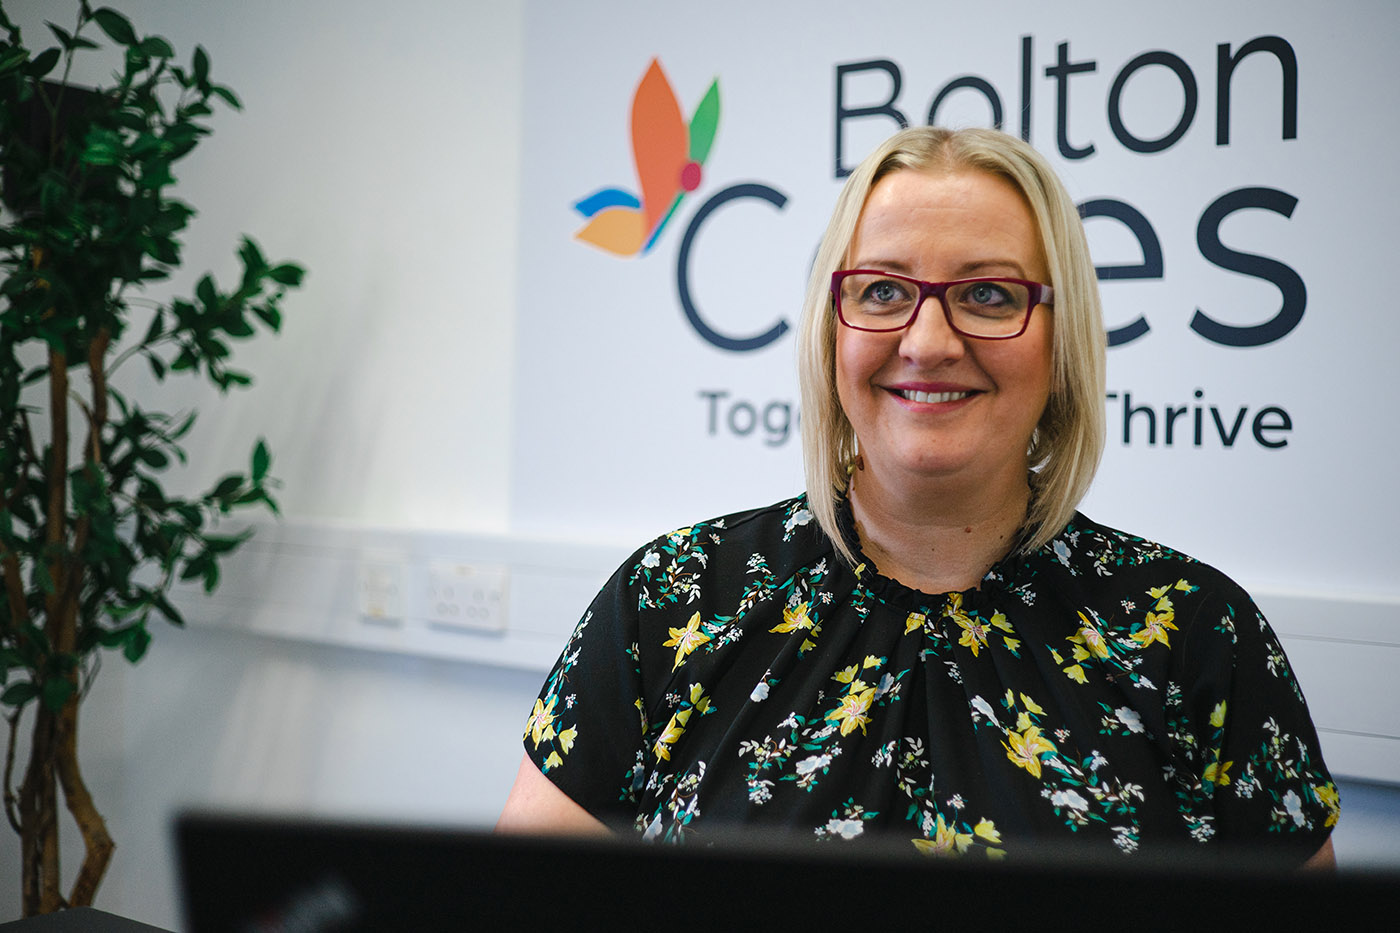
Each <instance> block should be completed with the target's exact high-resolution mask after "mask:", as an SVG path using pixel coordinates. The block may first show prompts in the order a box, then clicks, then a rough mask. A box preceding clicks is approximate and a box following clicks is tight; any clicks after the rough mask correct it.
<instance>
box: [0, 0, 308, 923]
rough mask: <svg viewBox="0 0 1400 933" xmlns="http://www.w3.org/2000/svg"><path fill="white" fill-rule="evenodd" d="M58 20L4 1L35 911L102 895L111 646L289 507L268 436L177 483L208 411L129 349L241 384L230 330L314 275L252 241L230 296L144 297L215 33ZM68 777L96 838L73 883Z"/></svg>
mask: <svg viewBox="0 0 1400 933" xmlns="http://www.w3.org/2000/svg"><path fill="white" fill-rule="evenodd" d="M47 26H48V31H49V33H50V34H51V36H52V39H53V40H55V41H56V42H57V45H56V46H53V47H51V48H46V49H44V50H42V51H39V52H37V53H31V51H30V50H29V49H28V48H27V47H26V46H25V43H24V40H23V38H22V36H21V34H20V30H19V28H17V27H16V26H15V24H14V23H13V22H11V20H10V18H9V17H8V15H6V13H5V10H4V7H3V4H2V3H0V33H3V38H0V162H3V166H2V167H3V179H0V201H2V202H3V213H2V214H0V711H3V714H4V716H5V718H6V720H7V721H8V725H9V736H8V743H7V746H6V754H5V759H4V788H3V789H4V802H5V812H6V816H7V817H8V818H9V821H10V824H11V825H12V826H13V827H14V829H15V830H16V832H17V833H18V834H19V837H20V848H21V857H22V863H23V868H22V879H21V888H22V893H23V909H24V913H25V915H26V916H29V915H32V914H35V913H47V912H49V911H52V910H56V909H59V908H62V907H65V906H70V905H72V906H76V905H84V904H89V903H91V901H92V899H93V896H94V894H95V892H96V890H97V887H98V884H99V882H100V881H101V879H102V877H103V874H104V873H105V871H106V869H107V865H108V862H109V860H110V858H111V855H112V850H113V841H112V839H111V837H110V835H109V834H108V831H107V828H106V825H105V822H104V820H103V818H102V815H101V814H100V812H99V811H98V809H97V806H96V803H95V802H94V800H93V799H92V796H91V794H90V793H89V792H88V789H87V786H86V783H85V782H84V779H83V775H82V770H81V768H80V767H79V763H78V710H79V704H80V702H81V701H82V699H83V697H84V696H85V695H86V694H87V693H88V692H89V691H90V689H91V685H92V680H93V677H94V675H95V674H96V672H97V670H98V666H99V658H100V656H101V654H102V653H103V651H104V650H105V649H115V650H118V651H120V652H121V653H122V654H123V655H125V657H126V659H127V660H128V661H131V662H133V663H134V662H136V661H139V660H140V659H141V657H142V656H143V655H144V654H145V652H146V649H147V645H148V643H149V641H150V637H151V636H150V624H151V621H152V619H156V620H159V619H162V618H163V619H165V620H168V621H169V622H173V623H175V624H177V625H178V624H181V616H180V613H179V611H178V610H177V609H176V607H175V606H174V605H173V604H172V603H171V601H170V599H169V594H170V589H171V587H172V585H174V584H175V583H176V581H179V580H194V581H199V582H202V584H203V587H204V589H205V590H206V591H212V590H213V589H214V588H215V586H216V585H217V584H218V581H219V562H220V560H221V559H223V558H224V557H226V556H228V555H229V554H230V553H232V552H233V551H234V550H235V549H237V548H238V546H239V545H240V544H241V543H242V542H243V541H244V540H245V539H246V533H229V532H228V531H227V530H225V529H226V526H225V529H221V528H220V524H219V523H220V519H221V518H222V517H224V516H226V515H227V514H228V513H229V512H230V510H232V509H235V508H237V507H240V506H264V507H268V508H271V509H273V510H274V511H275V510H276V505H275V503H274V501H273V498H272V495H271V492H272V489H273V488H274V487H275V485H276V484H275V481H274V480H273V479H272V478H271V477H270V475H269V473H268V467H269V455H268V451H267V448H266V446H265V445H264V444H263V443H262V442H258V444H257V446H256V448H255V449H254V451H253V454H252V459H251V464H250V465H249V467H248V469H247V470H246V471H243V472H237V473H230V474H229V475H227V476H225V477H224V478H223V479H221V480H220V481H219V482H218V483H217V484H216V485H215V486H214V487H213V489H211V490H210V491H209V492H207V493H205V494H203V495H199V496H194V497H183V496H179V495H171V494H168V493H167V492H166V490H165V488H164V486H163V485H162V478H163V477H164V476H165V474H166V471H167V470H168V469H169V468H170V467H172V466H173V465H174V464H176V463H181V464H183V463H184V462H185V453H184V451H183V449H182V447H181V443H182V438H185V437H186V436H187V434H188V432H189V431H190V428H191V426H192V425H193V423H194V419H195V414H194V412H192V411H186V412H180V413H176V414H168V413H163V412H157V411H150V410H147V409H145V408H143V407H142V405H141V403H140V401H139V399H138V398H136V396H135V393H132V394H130V395H129V394H127V392H126V391H123V390H122V388H120V386H122V385H125V384H128V383H129V382H130V381H131V380H130V379H129V378H128V379H127V380H126V381H125V382H124V381H123V379H122V378H121V377H122V376H124V375H127V370H128V369H129V367H128V366H127V365H126V364H132V363H138V365H139V361H144V363H145V365H146V366H147V367H149V370H150V373H151V374H152V375H153V376H154V378H155V379H156V380H165V379H166V378H167V377H174V376H177V375H178V376H186V377H196V378H202V379H207V380H208V381H209V382H212V383H213V385H214V386H216V387H218V389H220V390H222V391H227V390H228V389H230V388H233V387H239V386H246V385H248V384H249V383H250V381H251V380H250V377H249V376H248V374H247V373H245V372H242V371H239V370H238V369H235V368H234V367H233V366H232V363H231V341H233V340H237V339H241V338H246V337H250V336H252V335H253V334H254V333H255V331H257V330H258V329H259V328H265V329H266V330H270V331H277V330H278V328H279V326H280V324H281V312H280V310H279V304H280V302H281V299H282V297H283V293H284V291H285V290H286V289H287V288H289V287H294V286H296V285H298V284H299V283H300V282H301V279H302V274H303V273H302V269H301V268H300V267H299V266H297V265H294V264H292V263H286V262H281V263H272V262H269V261H268V260H267V259H266V258H264V256H263V254H262V252H261V251H260V250H259V249H258V247H257V246H256V245H255V244H254V243H253V241H252V240H250V239H246V238H245V239H244V240H243V242H242V245H241V246H240V248H239V249H238V258H239V260H240V261H241V265H242V275H241V276H240V277H239V280H238V282H237V283H236V284H235V285H234V286H233V287H232V289H230V290H227V291H226V290H224V289H222V288H221V287H220V286H219V285H217V284H216V283H215V281H214V279H213V277H211V276H209V275H205V276H203V277H202V278H200V279H199V280H198V284H197V285H196V286H195V288H194V295H193V297H191V298H188V299H180V298H176V299H157V298H154V297H152V296H153V295H154V294H155V293H156V292H158V291H161V290H163V289H164V286H162V285H161V284H160V283H162V282H163V280H165V279H167V278H169V277H170V276H171V275H172V273H173V272H174V271H175V270H176V269H178V268H179V266H180V261H181V260H180V249H181V243H180V239H179V237H180V235H181V233H182V231H184V229H185V227H186V225H187V224H188V223H189V220H190V218H191V217H192V216H193V215H194V210H193V208H191V207H190V205H188V204H186V203H184V202H182V201H180V200H177V199H176V198H174V197H173V196H172V195H171V188H172V186H173V184H174V182H175V178H174V174H173V169H174V167H175V165H176V163H177V162H179V160H181V159H182V158H184V157H185V156H187V155H188V154H189V153H190V152H191V150H193V149H194V148H195V146H196V145H197V144H198V143H199V142H200V140H202V139H203V138H204V137H205V136H207V135H208V134H209V132H210V131H209V128H208V126H207V125H206V120H207V119H208V118H209V117H210V116H211V114H212V112H213V107H214V106H215V105H216V104H219V103H221V104H223V105H226V106H229V107H232V108H234V109H237V108H238V107H239V102H238V99H237V98H236V97H235V96H234V94H233V92H232V91H230V90H229V89H228V88H226V87H223V86H221V85H218V84H215V83H213V81H212V80H211V79H210V73H209V57H208V55H207V54H206V53H205V51H204V49H203V48H196V49H195V51H194V55H193V56H192V58H191V59H190V61H189V63H188V64H187V65H180V64H176V61H175V52H174V50H173V49H172V48H171V46H170V44H169V43H168V42H167V41H166V40H165V39H163V38H161V37H159V36H145V37H142V36H140V35H139V34H138V33H137V32H136V30H135V29H134V28H133V27H132V24H131V23H130V21H129V20H128V19H127V18H126V17H125V16H123V15H122V14H121V13H118V12H117V11H115V10H113V9H110V8H102V9H93V8H92V7H91V6H90V5H89V4H88V2H87V0H81V2H80V3H79V5H78V10H77V17H76V23H75V24H74V25H73V27H72V28H71V30H70V29H66V28H64V27H62V26H59V25H56V24H53V23H49V24H47ZM104 39H105V40H106V43H107V45H106V49H105V52H102V51H99V52H96V53H94V52H93V51H92V50H99V49H102V48H103V46H102V45H101V44H100V43H101V42H102V41H103V40H104ZM92 54H107V55H113V56H114V57H115V59H116V63H117V64H116V70H115V73H114V74H113V75H112V79H111V84H110V85H109V86H106V87H98V88H80V87H77V86H76V85H71V84H70V83H69V75H70V73H71V70H72V66H73V61H74V58H75V57H76V56H78V55H92ZM221 531H222V532H223V533H220V532H221ZM24 725H27V726H28V727H29V732H28V742H27V761H26V762H21V763H19V764H20V765H21V766H20V767H18V768H17V761H16V759H17V757H18V756H19V753H20V752H21V750H23V749H24V747H25V744H26V743H24V742H23V741H21V738H22V731H21V729H22V726H24ZM59 791H61V792H62V794H63V799H64V803H65V804H66V807H67V810H68V812H69V813H70V814H71V816H72V819H73V820H74V822H75V823H76V825H77V827H78V830H79V832H80V833H81V836H82V839H83V844H84V849H85V851H84V856H83V860H82V864H81V865H80V867H79V868H78V870H77V872H76V875H75V876H74V880H73V883H72V887H71V888H70V889H69V891H68V893H67V894H66V895H65V894H64V893H63V892H62V890H61V887H60V877H59V832H58V828H59V812H58V794H59Z"/></svg>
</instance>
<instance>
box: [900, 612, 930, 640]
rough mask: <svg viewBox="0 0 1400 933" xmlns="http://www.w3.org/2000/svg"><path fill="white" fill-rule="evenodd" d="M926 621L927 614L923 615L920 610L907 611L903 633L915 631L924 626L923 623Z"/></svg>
mask: <svg viewBox="0 0 1400 933" xmlns="http://www.w3.org/2000/svg"><path fill="white" fill-rule="evenodd" d="M927 621H928V616H926V615H924V614H923V613H922V612H911V613H909V615H908V616H907V617H906V618H905V619H904V634H906V635H908V634H909V633H910V632H917V631H918V630H919V629H921V628H923V627H924V623H925V622H927Z"/></svg>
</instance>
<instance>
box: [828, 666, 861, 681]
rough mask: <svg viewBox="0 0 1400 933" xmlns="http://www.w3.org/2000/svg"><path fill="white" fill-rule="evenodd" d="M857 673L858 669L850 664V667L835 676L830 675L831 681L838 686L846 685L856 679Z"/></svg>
mask: <svg viewBox="0 0 1400 933" xmlns="http://www.w3.org/2000/svg"><path fill="white" fill-rule="evenodd" d="M859 672H860V668H859V667H856V665H854V664H852V665H851V666H850V667H848V668H846V669H844V670H840V671H837V672H836V673H835V674H832V675H831V679H832V680H834V681H836V682H837V683H838V684H848V683H850V682H851V681H853V680H855V679H856V674H858V673H859Z"/></svg>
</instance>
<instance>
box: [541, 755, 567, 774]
mask: <svg viewBox="0 0 1400 933" xmlns="http://www.w3.org/2000/svg"><path fill="white" fill-rule="evenodd" d="M563 763H564V759H562V758H560V757H559V753H558V752H550V753H549V757H548V758H546V759H545V760H544V769H545V770H546V771H548V770H550V769H551V768H557V767H559V766H560V765H562V764H563Z"/></svg>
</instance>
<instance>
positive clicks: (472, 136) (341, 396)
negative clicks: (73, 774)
mask: <svg viewBox="0 0 1400 933" xmlns="http://www.w3.org/2000/svg"><path fill="white" fill-rule="evenodd" d="M5 6H6V11H7V12H8V13H9V15H10V16H11V17H12V18H13V19H15V20H16V21H17V22H18V24H19V25H20V26H21V28H22V29H23V31H24V36H25V39H26V41H27V43H28V44H29V45H30V46H31V47H39V48H42V47H44V46H46V45H48V44H50V42H51V37H50V35H49V33H48V30H47V29H45V28H44V27H43V25H42V24H43V21H44V20H46V19H48V20H52V21H54V22H56V23H58V24H59V25H62V26H64V27H65V28H70V29H71V27H72V22H73V20H74V18H75V17H76V7H77V4H76V0H74V2H69V0H20V2H19V3H17V4H16V3H15V2H13V0H10V2H6V4H5ZM117 6H119V8H120V9H121V10H122V11H123V12H125V13H126V14H127V15H128V16H129V17H130V18H131V19H132V21H133V22H134V23H135V25H136V26H137V29H138V31H140V32H142V33H158V34H160V35H163V36H165V37H166V38H167V39H169V40H170V42H171V43H172V44H173V45H174V47H175V48H176V50H177V52H179V53H180V55H181V56H182V57H184V58H185V60H186V61H188V56H189V55H190V54H191V53H192V52H193V49H194V46H195V44H196V43H198V44H202V45H203V46H204V47H205V48H206V49H207V50H208V52H209V56H210V58H211V60H212V63H213V67H212V74H213V77H214V80H215V81H217V82H220V83H227V84H228V85H230V86H231V87H232V88H234V90H235V91H236V92H237V93H238V95H239V97H240V98H241V99H242V102H243V105H244V111H243V112H242V113H233V112H228V111H224V112H220V113H218V114H217V116H216V117H215V118H214V120H213V127H214V134H213V136H212V137H211V138H210V139H209V140H207V141H206V142H205V143H204V144H203V146H202V147H201V148H200V149H199V150H197V151H196V152H195V154H194V155H193V156H191V157H190V159H189V160H188V161H187V163H186V164H185V167H184V168H183V170H181V171H178V172H177V175H178V177H179V179H180V186H179V188H178V190H177V194H178V196H180V197H182V198H184V199H185V200H187V201H189V202H190V203H191V204H193V205H194V206H195V207H196V208H197V209H198V210H199V216H198V217H197V218H196V219H195V221H194V223H193V225H192V227H191V230H190V231H189V233H188V236H187V238H186V250H185V258H186V262H185V268H186V270H187V272H188V274H187V275H185V276H183V277H182V278H181V280H180V281H179V282H177V283H175V287H176V288H178V289H180V290H182V291H188V290H189V289H190V286H191V285H192V283H193V281H194V279H195V278H197V276H198V275H199V274H200V273H202V272H203V271H205V270H213V271H214V272H215V274H216V276H224V277H231V276H233V275H234V274H235V272H236V270H237V265H236V261H235V259H234V255H235V254H234V251H235V249H236V247H237V244H238V236H239V235H240V234H241V233H244V232H246V233H249V234H251V235H252V236H254V238H256V239H257V240H258V241H259V243H260V244H261V245H262V247H263V250H264V252H265V253H266V254H267V255H268V256H269V257H277V258H289V259H295V260H297V261H299V262H301V263H303V264H304V265H305V266H306V267H307V268H308V270H309V274H308V278H307V281H306V285H305V287H304V288H303V289H301V290H300V291H299V292H297V293H294V294H293V295H292V296H291V297H290V298H289V299H288V301H287V302H286V306H285V318H286V323H285V326H284V329H283V333H282V335H281V336H280V337H277V338H266V337H259V338H258V339H256V340H255V341H253V342H252V343H250V344H248V345H247V346H246V347H245V348H243V349H242V350H241V351H240V352H241V356H240V361H241V362H242V363H244V364H246V365H247V367H248V368H249V369H250V370H251V371H252V372H253V373H254V374H255V376H256V384H255V386H254V388H253V389H252V390H251V391H247V392H243V393H236V394H233V395H230V396H228V397H227V398H223V399H220V398H217V397H216V396H214V395H213V394H212V393H209V392H205V391H202V390H199V391H194V392H191V391H190V389H189V387H188V386H186V385H178V384H176V383H168V384H167V385H166V386H165V387H162V388H161V389H159V390H155V391H152V392H149V394H147V395H145V396H144V397H146V398H149V399H151V400H152V404H153V406H154V404H155V402H156V401H158V400H160V399H164V403H163V404H165V405H166V406H167V407H168V408H170V409H176V408H183V407H187V406H194V407H197V408H198V409H199V410H200V411H201V413H202V420H201V422H200V424H199V426H198V427H197V428H196V431H195V433H194V434H193V435H192V436H191V439H190V443H189V445H188V447H189V451H190V454H191V467H190V470H189V477H190V478H189V479H187V480H185V481H182V482H181V483H179V484H174V485H183V486H186V487H187V488H189V489H194V488H203V487H207V485H209V483H210V482H212V481H213V480H214V479H216V478H217V476H218V475H220V473H221V472H222V471H223V470H225V469H228V468H232V467H235V466H240V465H242V464H245V463H246V458H247V456H248V454H249V451H250V450H251V448H252V445H253V443H254V441H255V440H256V438H257V437H258V436H260V435H263V436H266V437H267V439H268V443H269V445H270V446H271V448H272V451H273V455H274V472H275V473H276V475H277V476H279V477H280V478H281V479H282V480H283V481H284V482H285V489H284V492H283V495H282V497H281V504H282V507H283V510H284V512H285V514H286V515H287V516H288V517H289V518H290V519H292V520H317V521H329V522H334V523H342V524H346V525H353V526H364V525H373V526H379V527H402V528H415V529H441V528H450V529H454V530H458V531H479V532H501V531H504V530H505V528H506V521H507V511H506V510H507V500H508V492H509V473H508V462H507V457H508V447H509V444H508V438H509V430H510V429H509V425H510V407H509V398H508V393H507V392H506V391H505V389H504V387H505V386H506V385H508V383H509V381H510V377H511V371H512V365H511V361H512V358H513V355H514V346H513V340H514V321H513V318H512V314H511V313H509V312H507V313H499V309H503V308H504V309H510V308H513V293H514V283H515V266H516V259H515V256H516V237H517V231H516V206H515V205H516V195H517V187H518V177H517V170H516V165H517V164H518V162H519V135H520V130H519V124H520V98H521V91H520V85H521V79H520V69H521V61H522V3H521V2H520V0H492V2H489V3H488V2H484V0H483V2H450V0H397V2H395V3H392V4H386V3H379V2H374V0H340V2H337V3H286V2H279V0H200V2H197V3H195V2H190V3H172V2H168V0H167V2H162V0H120V2H119V3H118V4H117ZM96 38H101V39H102V40H103V41H104V42H105V37H101V36H100V35H99V36H96ZM111 68H112V65H111V63H110V62H101V63H100V64H99V65H97V66H96V67H93V68H89V70H88V73H87V74H86V75H81V76H78V79H79V80H88V81H93V80H105V76H106V75H107V73H108V72H110V70H111ZM444 152H447V153H450V154H451V160H450V162H451V164H452V165H453V170H452V171H451V172H447V173H444V172H442V171H439V170H438V169H437V166H439V165H441V164H442V163H443V161H444V160H443V159H442V158H441V155H442V153H444ZM429 155H431V156H432V157H431V158H429V157H428V156H429ZM289 205H291V206H293V207H289ZM438 243H450V244H453V246H454V251H453V253H452V255H451V256H450V257H444V256H443V255H442V251H440V250H433V249H422V248H420V247H421V244H438ZM442 282H452V283H454V285H453V287H452V288H450V289H443V288H442V287H441V283H442ZM444 295H447V296H449V297H448V298H446V299H445V298H444V297H443V296H444ZM139 370H140V367H139V365H138V366H134V367H132V368H131V371H130V372H129V373H128V374H127V375H128V376H129V377H131V376H134V377H136V378H135V379H134V380H133V382H132V385H133V386H139V385H140V384H141V383H143V382H144V380H145V376H144V373H142V372H140V371H139ZM134 391H141V392H147V391H148V390H147V389H139V388H138V389H135V390H134ZM155 635H156V639H155V643H154V645H153V647H152V650H151V653H150V655H149V656H148V657H147V658H146V659H145V660H144V661H143V662H142V663H141V665H140V666H139V667H136V668H128V667H127V665H126V664H125V662H124V661H123V660H121V659H120V658H119V657H109V658H107V659H106V663H105V666H104V669H103V671H102V675H101V677H100V678H99V681H98V688H97V692H96V694H95V695H94V696H92V697H91V698H90V699H89V701H88V703H87V705H86V708H85V711H84V717H85V719H84V722H83V726H82V729H83V734H82V743H81V749H82V758H83V762H84V767H85V769H86V773H87V777H88V780H89V783H90V784H91V786H92V789H93V792H94V794H95V795H96V797H97V802H98V806H99V808H100V809H101V810H102V812H103V813H104V814H105V815H106V817H107V819H108V822H109V825H110V828H111V831H112V834H113V836H114V838H115V839H116V841H117V845H118V849H117V855H116V857H115V859H114V861H113V863H112V868H111V870H110V872H109V875H108V877H107V879H106V881H105V883H104V885H103V888H102V890H101V891H100V893H99V896H98V901H97V905H98V906H99V907H102V908H104V909H106V910H110V911H113V912H117V913H123V914H126V915H128V916H131V917H133V918H136V919H139V920H142V921H145V922H147V923H152V924H156V925H159V926H165V927H169V928H174V927H177V926H178V925H179V919H178V906H177V904H176V902H175V898H174V893H173V892H174V883H175V879H174V874H173V872H174V866H173V861H172V858H171V854H170V851H169V848H168V845H167V842H168V840H167V835H166V834H167V832H168V828H169V820H170V817H171V815H172V814H173V812H174V810H175V808H177V807H179V806H182V805H190V804H220V805H236V806H242V807H251V808H259V809H262V808H273V809H279V810H289V811H294V812H298V813H307V812H310V813H322V814H325V813H336V814H347V815H360V816H370V815H375V816H392V817H404V818H415V819H430V818H431V819H434V820H451V821H453V822H460V823H468V824H477V823H490V822H491V821H492V820H494V816H495V814H496V812H497V811H498V810H499V807H500V804H501V802H502V801H503V800H504V797H505V792H506V789H507V788H508V786H509V782H510V780H511V778H512V777H513V775H514V770H515V766H516V764H517V762H518V761H519V754H520V752H519V743H518V738H519V728H520V724H521V722H523V716H524V714H525V712H526V711H527V705H528V702H529V700H530V699H531V698H532V697H533V695H534V692H535V690H536V688H537V681H538V680H539V677H538V676H537V675H535V674H529V675H523V674H519V673H517V672H512V671H506V670H501V669H495V668H486V667H481V666H475V665H471V664H463V663H450V662H445V661H427V660H415V659H412V658H406V657H401V656H388V655H380V654H372V653H367V652H356V651H352V650H347V649H336V648H324V647H316V646H309V645H301V644H296V643H291V642H284V641H276V640H266V639H259V638H252V637H247V636H241V635H223V634H220V633H218V632H209V631H201V630H198V629H191V630H189V631H185V632H180V631H158V632H156V633H155ZM6 836H8V838H6V837H3V836H0V921H5V920H10V919H13V918H15V917H17V916H18V915H19V883H18V877H19V870H18V840H17V839H16V838H15V837H13V836H9V835H8V833H6ZM78 851H79V850H78V849H77V848H76V847H75V846H74V844H72V843H71V842H70V843H69V844H68V845H67V846H66V848H65V866H66V868H67V870H68V871H70V872H71V871H72V870H73V869H74V868H75V867H76V864H77V861H78V858H77V853H78Z"/></svg>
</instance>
